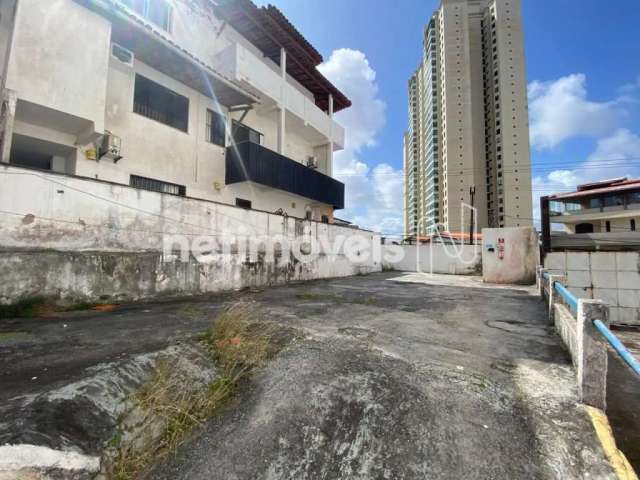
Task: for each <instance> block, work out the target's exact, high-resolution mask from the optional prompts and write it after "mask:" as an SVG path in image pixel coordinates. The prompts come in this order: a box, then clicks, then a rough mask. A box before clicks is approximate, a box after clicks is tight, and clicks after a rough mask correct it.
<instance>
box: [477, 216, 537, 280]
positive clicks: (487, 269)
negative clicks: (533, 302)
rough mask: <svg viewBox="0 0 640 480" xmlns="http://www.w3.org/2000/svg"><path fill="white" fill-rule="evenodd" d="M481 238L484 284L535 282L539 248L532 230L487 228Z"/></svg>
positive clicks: (529, 228) (527, 228) (535, 234)
mask: <svg viewBox="0 0 640 480" xmlns="http://www.w3.org/2000/svg"><path fill="white" fill-rule="evenodd" d="M482 238H483V240H482V276H483V278H484V281H485V282H489V283H511V284H525V285H531V284H533V283H535V281H536V268H537V266H538V264H539V263H540V262H539V260H540V247H539V246H538V234H537V233H536V231H535V229H534V228H533V227H510V228H484V229H482ZM502 241H503V242H502ZM501 245H503V246H504V247H501ZM501 249H502V252H501Z"/></svg>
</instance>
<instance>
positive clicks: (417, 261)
mask: <svg viewBox="0 0 640 480" xmlns="http://www.w3.org/2000/svg"><path fill="white" fill-rule="evenodd" d="M382 253H383V255H382V256H383V259H385V261H384V264H383V267H384V268H385V269H388V270H400V271H404V272H424V273H444V274H451V275H472V274H477V273H479V272H480V269H481V268H482V265H481V260H482V255H481V248H480V246H479V245H438V244H429V245H420V246H417V245H383V247H382ZM392 258H395V259H396V260H395V261H392Z"/></svg>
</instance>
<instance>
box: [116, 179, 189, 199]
mask: <svg viewBox="0 0 640 480" xmlns="http://www.w3.org/2000/svg"><path fill="white" fill-rule="evenodd" d="M129 185H130V186H132V187H134V188H141V189H143V190H151V191H153V192H160V193H170V194H172V195H180V196H183V197H184V196H185V195H186V194H187V187H185V186H184V185H176V184H175V183H169V182H163V181H162V180H155V179H153V178H146V177H140V176H138V175H131V176H130V177H129Z"/></svg>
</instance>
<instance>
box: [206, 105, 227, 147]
mask: <svg viewBox="0 0 640 480" xmlns="http://www.w3.org/2000/svg"><path fill="white" fill-rule="evenodd" d="M226 133H227V129H226V120H225V117H224V115H222V114H220V113H218V112H214V111H213V110H209V109H207V142H209V143H214V144H216V145H220V146H221V147H224V146H225V136H226Z"/></svg>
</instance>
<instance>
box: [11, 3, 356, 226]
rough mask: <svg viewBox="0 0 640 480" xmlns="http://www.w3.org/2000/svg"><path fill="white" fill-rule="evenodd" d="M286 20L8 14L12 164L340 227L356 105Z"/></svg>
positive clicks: (231, 7) (131, 9)
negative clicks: (338, 170) (346, 115)
mask: <svg viewBox="0 0 640 480" xmlns="http://www.w3.org/2000/svg"><path fill="white" fill-rule="evenodd" d="M321 62H322V56H321V55H320V54H319V53H318V52H317V51H316V50H315V49H314V47H313V46H312V45H310V44H309V43H308V42H307V41H306V40H305V39H304V37H303V36H302V35H301V34H300V33H299V32H298V31H297V30H296V29H295V28H294V27H293V26H292V25H291V24H290V23H289V21H288V20H287V19H286V18H285V17H284V16H283V15H282V13H281V12H280V11H279V10H277V9H276V8H274V7H262V8H258V7H257V6H255V5H254V4H253V3H252V2H250V1H247V0H242V1H240V0H223V1H216V2H212V1H210V0H194V1H189V2H176V1H169V0H47V1H46V2H45V1H42V0H3V1H2V2H0V76H1V80H2V82H1V84H0V88H1V90H0V92H1V93H2V117H1V119H0V142H2V149H1V150H0V161H2V162H5V163H10V164H12V165H14V166H16V167H22V168H28V169H39V170H46V171H53V172H58V173H60V174H65V175H75V176H81V177H85V178H91V179H97V180H100V181H108V182H114V183H118V184H125V185H129V186H132V187H135V188H141V189H149V190H156V191H160V192H163V193H168V194H174V195H182V196H189V197H196V198H202V199H206V200H212V201H217V202H222V203H226V204H231V205H237V206H239V207H243V208H254V209H260V210H264V211H269V212H274V211H280V212H282V213H287V214H288V215H290V216H296V217H302V218H304V217H307V218H312V219H315V220H318V221H320V220H322V221H332V218H333V211H334V210H336V209H340V208H343V206H344V185H343V184H342V183H340V182H338V181H337V180H335V179H333V178H332V159H333V153H334V152H335V151H337V150H340V149H342V148H343V146H344V130H343V128H342V127H341V126H340V125H339V124H338V123H336V121H335V120H334V118H333V114H334V112H337V111H339V110H341V109H344V108H347V107H349V106H350V102H349V100H348V99H347V98H346V97H345V96H344V95H343V94H342V93H341V92H340V91H339V90H338V89H337V88H336V87H335V86H333V85H332V84H331V83H330V82H329V81H328V80H327V79H326V78H325V77H323V76H322V74H320V72H318V70H317V69H316V66H317V65H318V64H319V63H321Z"/></svg>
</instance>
